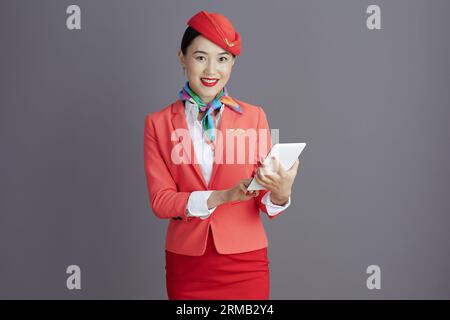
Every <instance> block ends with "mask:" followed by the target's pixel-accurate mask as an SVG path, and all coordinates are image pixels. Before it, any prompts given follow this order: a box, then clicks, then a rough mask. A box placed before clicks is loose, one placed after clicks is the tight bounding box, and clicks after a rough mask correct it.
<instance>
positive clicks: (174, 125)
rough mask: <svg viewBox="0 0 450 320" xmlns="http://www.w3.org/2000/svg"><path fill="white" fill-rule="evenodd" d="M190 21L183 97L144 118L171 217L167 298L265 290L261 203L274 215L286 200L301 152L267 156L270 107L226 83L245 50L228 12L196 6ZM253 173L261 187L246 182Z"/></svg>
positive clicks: (159, 194) (155, 183)
mask: <svg viewBox="0 0 450 320" xmlns="http://www.w3.org/2000/svg"><path fill="white" fill-rule="evenodd" d="M187 24H188V28H187V29H186V31H185V33H184V36H183V39H182V43H181V49H180V50H179V52H178V56H179V60H180V63H181V65H182V67H183V69H184V70H185V73H186V76H187V79H188V81H187V82H186V84H185V85H184V87H183V88H182V90H181V91H180V93H179V99H178V100H177V101H175V102H174V103H172V104H170V105H169V106H167V107H165V108H163V109H162V110H160V111H158V112H155V113H150V114H148V115H147V116H146V119H145V134H144V162H145V172H146V178H147V187H148V191H149V197H150V202H151V206H152V209H153V212H154V213H155V215H156V216H157V217H159V218H161V219H170V221H169V225H168V228H167V236H166V250H165V253H166V286H167V294H168V298H169V299H226V300H228V299H269V267H268V265H269V261H268V259H267V245H268V244H267V237H266V234H265V231H264V228H263V224H262V222H261V218H260V210H262V211H263V212H264V213H266V214H267V215H268V216H269V218H270V219H273V218H275V217H276V216H278V215H279V214H280V213H282V212H283V211H285V210H286V208H287V207H288V206H289V205H290V195H291V191H292V186H293V182H294V179H295V176H296V174H297V170H298V166H299V161H298V160H297V161H296V162H295V164H294V165H293V166H292V168H290V169H289V170H286V171H285V170H284V169H283V167H282V166H280V165H279V162H278V160H277V159H273V167H272V168H268V166H267V165H266V164H264V163H261V159H263V157H264V156H266V155H267V154H268V151H269V150H270V147H271V139H270V131H269V130H270V129H269V125H268V122H267V119H266V115H265V113H264V111H263V110H262V108H261V107H258V106H254V105H251V104H249V103H246V102H243V101H240V100H237V99H234V98H232V97H231V96H229V95H228V91H227V89H226V87H225V85H226V83H227V82H228V80H229V78H230V75H231V70H232V67H233V65H234V63H235V60H236V57H237V56H238V55H239V54H240V51H241V39H240V35H239V33H237V32H236V31H235V29H234V27H233V25H232V24H231V22H230V21H229V20H228V19H227V18H226V17H225V16H223V15H221V14H218V13H208V12H206V11H200V12H199V13H197V14H195V15H194V16H193V17H192V18H191V19H189V21H188V23H187ZM242 138H244V140H243V139H242ZM247 138H248V139H250V140H251V139H253V140H254V141H253V142H255V143H253V144H252V143H250V142H249V143H248V144H247V143H242V141H245V139H247ZM247 141H248V140H247ZM233 152H234V153H235V154H232V153H233ZM246 154H248V155H249V157H248V158H249V159H248V161H244V162H242V161H235V156H237V158H239V157H240V156H242V155H244V158H245V155H246ZM230 155H232V156H230ZM224 159H225V160H224ZM259 164H260V166H259ZM252 176H254V177H255V178H256V180H257V182H258V183H259V184H260V185H262V186H263V187H265V190H262V191H247V189H246V186H247V185H248V184H249V182H250V181H251V177H252Z"/></svg>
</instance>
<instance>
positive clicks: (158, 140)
mask: <svg viewBox="0 0 450 320" xmlns="http://www.w3.org/2000/svg"><path fill="white" fill-rule="evenodd" d="M235 100H236V101H237V102H238V103H239V104H240V106H241V110H242V111H243V113H242V114H240V113H238V112H236V111H234V110H231V109H230V108H228V107H225V109H224V110H223V112H222V116H221V120H220V123H219V128H218V130H219V131H220V132H221V133H222V134H223V135H222V137H223V142H224V143H223V144H221V145H222V147H223V148H218V149H216V150H215V157H218V156H220V155H222V156H223V158H222V159H223V161H216V160H215V161H214V163H213V170H212V174H211V180H210V183H209V185H206V182H205V179H204V178H203V176H202V174H201V170H200V166H199V164H198V163H197V160H196V157H195V152H194V146H193V144H192V140H191V138H190V136H189V134H180V132H175V129H184V131H183V132H187V133H188V132H189V131H188V127H187V123H186V117H185V108H184V103H183V102H182V101H181V100H177V101H176V102H174V103H172V104H171V105H169V106H167V107H165V108H164V109H162V110H160V111H157V112H153V113H149V114H148V115H147V116H146V117H145V128H144V167H145V174H146V180H147V187H148V193H149V198H150V204H151V207H152V209H153V212H154V214H155V215H156V216H157V217H158V218H161V219H170V220H169V224H168V227H167V234H166V250H167V251H171V252H175V253H179V254H184V255H190V256H200V255H202V254H203V252H204V250H205V247H206V240H207V236H208V229H209V226H211V229H212V233H213V237H214V242H215V244H216V247H217V251H218V252H219V253H222V254H231V253H240V252H248V251H252V250H257V249H261V248H265V247H267V245H268V244H267V236H266V233H265V231H264V226H263V224H262V221H261V216H260V211H259V210H260V209H261V210H262V211H263V212H264V213H266V214H267V215H268V213H267V209H266V206H265V205H264V204H262V203H261V198H262V197H263V196H264V194H266V193H267V192H268V191H267V190H261V191H260V194H259V195H258V197H255V198H252V199H250V200H248V201H235V202H232V203H230V202H228V203H225V204H222V205H219V206H218V207H217V208H216V210H215V211H214V212H213V213H212V214H211V215H210V216H209V218H208V219H204V220H203V219H200V218H197V217H188V216H187V215H186V213H187V209H186V208H187V202H188V199H189V195H190V193H191V192H192V191H196V190H223V189H228V188H231V187H233V186H235V185H236V183H237V182H238V181H239V180H240V179H244V178H250V177H252V175H253V173H254V171H255V169H256V168H257V165H258V164H257V160H258V159H259V157H258V156H259V155H262V156H266V155H267V154H268V152H269V151H270V148H271V146H272V142H271V138H270V131H269V130H270V129H269V124H268V122H267V118H266V114H265V113H264V110H263V109H262V108H261V107H258V106H254V105H251V104H248V103H245V102H243V101H239V100H237V99H235ZM236 128H239V129H244V130H246V129H253V130H249V131H253V132H257V135H256V136H257V144H256V146H255V145H253V146H252V144H250V143H246V144H245V145H246V160H245V163H239V162H238V161H237V160H235V161H232V163H230V161H225V160H226V153H225V150H226V145H227V143H229V141H230V140H228V139H227V138H226V134H227V133H226V132H227V129H236ZM257 129H266V130H257ZM242 132H244V131H243V130H234V131H231V130H228V134H230V133H231V135H229V137H231V139H232V140H233V141H234V142H235V143H234V151H235V153H234V154H235V159H237V156H236V155H237V145H238V143H237V140H238V135H239V133H241V134H242ZM247 132H248V131H247ZM264 133H266V136H267V138H264ZM246 134H247V133H246ZM218 136H219V135H216V141H219V140H218V139H219V138H218ZM241 138H242V137H241ZM260 143H261V145H259V144H260ZM230 146H231V144H230ZM219 149H221V150H219ZM174 151H175V154H179V155H182V156H184V157H185V158H184V159H187V160H189V163H175V162H176V161H175V162H174V161H173V160H172V159H173V158H172V157H171V155H172V153H173V152H174ZM249 155H250V156H254V159H253V161H250V159H249V158H248V157H249ZM215 159H219V158H215ZM216 162H218V163H216ZM241 162H242V161H241ZM252 162H253V163H252ZM283 212H284V211H282V212H280V213H278V214H277V215H275V216H269V215H268V216H269V218H270V219H274V218H275V217H277V216H278V215H280V214H281V213H283Z"/></svg>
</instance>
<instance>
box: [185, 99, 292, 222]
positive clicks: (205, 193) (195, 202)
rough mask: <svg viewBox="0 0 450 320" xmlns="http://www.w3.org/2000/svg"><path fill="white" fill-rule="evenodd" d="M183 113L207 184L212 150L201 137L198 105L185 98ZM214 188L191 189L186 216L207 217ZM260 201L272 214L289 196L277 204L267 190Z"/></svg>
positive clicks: (280, 209) (283, 208) (209, 177)
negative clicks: (209, 200)
mask: <svg viewBox="0 0 450 320" xmlns="http://www.w3.org/2000/svg"><path fill="white" fill-rule="evenodd" d="M184 106H185V114H186V122H187V125H188V128H189V134H190V136H191V139H192V143H193V145H194V151H195V156H196V158H197V161H198V162H199V166H200V169H201V172H202V175H203V177H204V178H205V181H206V183H207V184H209V181H210V179H211V173H212V167H213V161H214V150H213V149H212V148H211V146H210V145H209V144H207V143H206V141H205V140H204V138H203V128H202V124H201V122H200V121H199V120H198V113H199V110H198V107H197V105H196V104H195V102H194V101H192V99H189V100H186V102H185V104H184ZM224 108H225V106H224V105H223V104H222V106H221V107H220V110H219V113H218V114H217V117H216V118H217V125H216V128H218V126H219V123H220V118H221V115H222V112H223V110H224ZM213 191H214V190H202V191H193V192H191V195H190V196H189V200H188V204H187V210H188V212H187V216H194V217H199V218H201V219H207V218H208V217H209V216H210V215H211V214H212V213H213V212H214V210H215V209H216V208H217V207H214V208H211V209H208V198H209V196H210V195H211V193H213ZM261 201H262V203H263V204H265V205H266V208H267V212H268V214H269V215H271V216H274V215H276V214H278V213H280V212H281V211H283V210H285V209H286V208H287V207H289V206H290V204H291V197H289V199H288V202H287V203H286V204H285V205H283V206H279V205H276V204H274V203H272V201H271V200H270V191H269V192H267V193H266V194H265V195H264V197H262V199H261Z"/></svg>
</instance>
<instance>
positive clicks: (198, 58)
mask: <svg viewBox="0 0 450 320" xmlns="http://www.w3.org/2000/svg"><path fill="white" fill-rule="evenodd" d="M201 58H204V57H203V56H198V57H197V58H195V59H196V60H199V61H202V60H200V59H201Z"/></svg>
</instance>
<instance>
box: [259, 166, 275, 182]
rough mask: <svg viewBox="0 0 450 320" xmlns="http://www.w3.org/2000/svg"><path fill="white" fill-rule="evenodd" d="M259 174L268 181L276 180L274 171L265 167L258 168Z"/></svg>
mask: <svg viewBox="0 0 450 320" xmlns="http://www.w3.org/2000/svg"><path fill="white" fill-rule="evenodd" d="M259 175H260V177H263V178H265V179H266V180H267V181H268V182H273V181H275V180H276V176H275V173H274V172H273V171H271V170H269V169H267V168H260V170H259Z"/></svg>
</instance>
